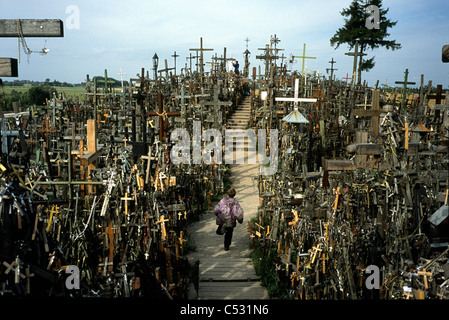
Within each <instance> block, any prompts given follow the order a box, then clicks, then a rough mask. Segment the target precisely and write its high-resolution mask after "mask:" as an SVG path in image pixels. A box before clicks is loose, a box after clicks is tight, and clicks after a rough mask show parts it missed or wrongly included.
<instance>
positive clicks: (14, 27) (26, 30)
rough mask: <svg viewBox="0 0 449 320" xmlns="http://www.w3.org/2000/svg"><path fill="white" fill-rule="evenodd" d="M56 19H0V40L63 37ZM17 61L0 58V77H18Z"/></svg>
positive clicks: (58, 21) (61, 29)
mask: <svg viewBox="0 0 449 320" xmlns="http://www.w3.org/2000/svg"><path fill="white" fill-rule="evenodd" d="M63 36H64V28H63V23H62V21H61V20H58V19H0V38H17V37H18V38H21V39H24V38H25V37H43V38H50V37H63ZM18 76H19V72H18V66H17V59H14V58H0V77H18Z"/></svg>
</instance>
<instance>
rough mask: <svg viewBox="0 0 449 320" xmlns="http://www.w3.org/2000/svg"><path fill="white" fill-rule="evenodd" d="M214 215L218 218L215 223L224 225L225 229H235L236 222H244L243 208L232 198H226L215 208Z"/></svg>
mask: <svg viewBox="0 0 449 320" xmlns="http://www.w3.org/2000/svg"><path fill="white" fill-rule="evenodd" d="M214 214H215V215H216V216H217V218H216V219H215V222H216V224H217V225H220V224H224V225H225V227H228V228H229V227H235V226H236V221H238V222H239V223H242V222H243V208H242V206H241V205H240V204H239V203H238V201H237V200H235V199H234V198H231V197H224V198H223V199H221V200H220V202H218V204H217V205H216V206H215V208H214Z"/></svg>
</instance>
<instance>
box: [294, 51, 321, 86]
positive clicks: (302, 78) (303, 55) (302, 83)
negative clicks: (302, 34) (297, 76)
mask: <svg viewBox="0 0 449 320" xmlns="http://www.w3.org/2000/svg"><path fill="white" fill-rule="evenodd" d="M295 58H299V59H302V68H301V88H300V89H301V92H303V86H304V77H305V75H304V65H305V63H304V60H305V59H316V57H306V44H305V43H304V47H303V49H302V56H293V59H295Z"/></svg>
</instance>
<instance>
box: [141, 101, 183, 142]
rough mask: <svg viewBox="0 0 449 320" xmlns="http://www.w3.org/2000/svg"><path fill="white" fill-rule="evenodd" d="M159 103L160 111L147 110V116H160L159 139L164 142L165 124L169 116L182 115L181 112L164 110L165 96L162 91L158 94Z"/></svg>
mask: <svg viewBox="0 0 449 320" xmlns="http://www.w3.org/2000/svg"><path fill="white" fill-rule="evenodd" d="M158 104H159V111H158V112H154V111H150V112H147V113H146V115H147V116H158V117H159V141H161V142H164V141H165V130H164V129H165V126H166V125H167V122H166V120H168V117H179V116H180V115H181V113H180V112H177V111H176V112H167V111H165V110H164V106H163V104H164V102H163V96H162V93H159V95H158Z"/></svg>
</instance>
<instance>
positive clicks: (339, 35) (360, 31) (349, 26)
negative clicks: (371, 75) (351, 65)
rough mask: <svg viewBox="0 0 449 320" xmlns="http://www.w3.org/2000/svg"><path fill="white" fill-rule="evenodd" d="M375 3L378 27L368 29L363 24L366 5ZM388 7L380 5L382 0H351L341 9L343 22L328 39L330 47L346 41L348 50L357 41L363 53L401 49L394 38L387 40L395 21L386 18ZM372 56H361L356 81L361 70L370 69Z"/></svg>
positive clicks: (372, 60) (372, 61)
mask: <svg viewBox="0 0 449 320" xmlns="http://www.w3.org/2000/svg"><path fill="white" fill-rule="evenodd" d="M369 5H375V6H377V7H378V8H379V17H380V19H379V29H375V28H373V29H368V28H367V27H366V25H365V23H366V19H367V18H368V17H369V16H370V15H369V13H366V7H368V6H369ZM388 11H389V9H388V8H386V9H384V8H383V7H382V0H353V1H352V2H351V4H350V6H349V8H346V9H343V10H342V11H341V12H340V13H341V15H342V16H343V17H344V20H345V24H344V26H343V27H341V28H339V29H338V30H337V31H336V33H335V34H334V35H333V36H332V38H331V39H330V44H331V46H332V47H335V49H337V48H338V47H339V46H340V45H341V44H343V43H346V44H347V45H348V46H349V50H352V48H353V47H354V46H355V44H356V42H358V46H359V50H360V52H361V53H364V51H366V50H367V49H371V50H373V49H377V48H380V47H385V48H386V49H387V50H390V49H391V50H398V49H401V44H400V43H397V42H396V41H395V40H388V39H387V38H388V36H389V35H390V34H389V33H388V29H390V28H392V27H394V26H395V25H396V23H397V21H394V22H393V21H391V20H390V19H388V18H387V13H388ZM374 58H375V57H374V56H373V57H372V58H369V59H363V56H361V57H360V58H359V59H360V60H359V66H358V83H360V82H361V73H362V71H369V70H371V69H372V68H373V67H374V65H375V62H374Z"/></svg>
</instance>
